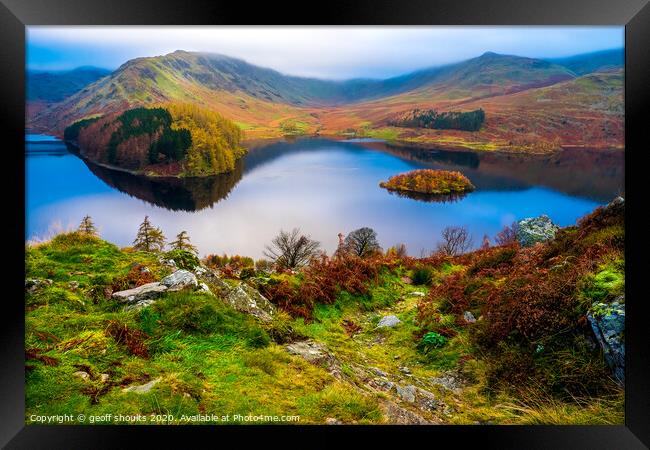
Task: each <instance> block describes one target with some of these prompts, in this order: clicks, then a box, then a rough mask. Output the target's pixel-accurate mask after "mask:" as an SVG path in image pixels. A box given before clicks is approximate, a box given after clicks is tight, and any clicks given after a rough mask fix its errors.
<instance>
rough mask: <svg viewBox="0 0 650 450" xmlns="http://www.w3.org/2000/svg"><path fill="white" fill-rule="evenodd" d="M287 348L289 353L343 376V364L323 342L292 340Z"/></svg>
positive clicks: (335, 374)
mask: <svg viewBox="0 0 650 450" xmlns="http://www.w3.org/2000/svg"><path fill="white" fill-rule="evenodd" d="M285 349H286V350H287V352H288V353H289V354H291V355H296V356H300V357H301V358H302V359H304V360H305V361H307V362H309V363H311V364H314V365H315V366H320V367H323V368H325V369H326V370H327V371H328V372H329V373H331V374H332V375H334V376H335V377H337V378H340V377H341V365H340V363H339V361H338V360H337V359H336V358H335V357H334V355H332V354H330V353H329V352H328V351H327V349H326V348H325V346H323V345H322V344H319V343H317V342H314V341H311V340H308V341H300V342H292V343H291V344H287V345H286V346H285Z"/></svg>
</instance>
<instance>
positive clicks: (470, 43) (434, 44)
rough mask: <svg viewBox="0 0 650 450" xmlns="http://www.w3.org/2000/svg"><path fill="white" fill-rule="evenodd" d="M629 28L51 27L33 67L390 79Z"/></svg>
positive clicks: (598, 38)
mask: <svg viewBox="0 0 650 450" xmlns="http://www.w3.org/2000/svg"><path fill="white" fill-rule="evenodd" d="M623 33H624V28H623V27H141V26H138V27H61V26H59V27H44V26H30V27H28V29H27V66H28V68H30V69H42V70H64V69H72V68H74V67H78V66H85V65H91V66H97V67H104V68H108V69H115V68H117V67H118V66H120V65H121V64H122V63H124V62H125V61H127V60H129V59H132V58H136V57H140V56H157V55H164V54H167V53H171V52H173V51H175V50H188V51H204V52H213V53H221V54H224V55H229V56H234V57H237V58H241V59H244V60H246V61H248V62H250V63H253V64H257V65H260V66H264V67H270V68H272V69H276V70H278V71H280V72H283V73H286V74H291V75H300V76H309V77H318V78H330V79H346V78H354V77H370V78H387V77H390V76H395V75H400V74H403V73H406V72H409V71H412V70H416V69H420V68H424V67H431V66H436V65H441V64H446V63H451V62H456V61H461V60H464V59H468V58H472V57H475V56H479V55H481V54H482V53H484V52H486V51H493V52H497V53H505V54H511V55H520V56H529V57H538V58H550V57H560V56H570V55H574V54H578V53H586V52H591V51H596V50H604V49H610V48H622V47H623V45H624V44H623V43H624V34H623Z"/></svg>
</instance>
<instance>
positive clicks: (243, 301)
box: [194, 267, 276, 322]
mask: <svg viewBox="0 0 650 450" xmlns="http://www.w3.org/2000/svg"><path fill="white" fill-rule="evenodd" d="M194 273H195V274H196V275H197V277H198V279H199V281H200V282H202V283H204V284H206V286H207V285H211V286H213V287H214V289H215V290H216V291H217V292H216V294H218V295H219V297H221V298H222V299H223V301H224V302H226V303H227V304H228V305H230V306H231V307H232V308H234V309H236V310H237V311H239V312H243V313H245V314H250V315H251V316H254V317H256V318H258V319H259V320H261V321H264V322H268V321H270V320H272V319H273V316H274V315H275V312H276V311H275V306H273V303H271V302H270V301H269V300H268V299H267V298H266V297H264V296H263V295H262V294H260V293H259V291H258V290H257V289H255V288H253V287H251V286H249V285H248V284H246V283H243V282H240V283H239V284H237V285H234V286H233V285H230V284H228V282H226V281H225V280H223V279H222V278H221V277H219V276H218V275H217V274H216V273H214V272H213V271H212V270H210V269H207V268H205V267H197V268H196V269H195V270H194Z"/></svg>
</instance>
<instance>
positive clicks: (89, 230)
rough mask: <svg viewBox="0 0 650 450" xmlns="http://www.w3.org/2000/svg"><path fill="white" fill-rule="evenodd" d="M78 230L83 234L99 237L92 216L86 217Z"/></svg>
mask: <svg viewBox="0 0 650 450" xmlns="http://www.w3.org/2000/svg"><path fill="white" fill-rule="evenodd" d="M77 230H78V231H79V232H80V233H83V234H87V235H90V236H97V228H96V227H95V224H94V223H93V220H92V219H91V218H90V216H84V218H83V219H82V220H81V223H80V224H79V228H78V229H77Z"/></svg>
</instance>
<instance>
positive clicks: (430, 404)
mask: <svg viewBox="0 0 650 450" xmlns="http://www.w3.org/2000/svg"><path fill="white" fill-rule="evenodd" d="M416 402H417V406H418V408H420V409H423V410H426V411H435V410H437V409H438V408H440V405H441V402H440V401H439V400H438V399H437V398H436V396H435V395H433V394H432V393H431V392H429V391H426V390H424V389H420V388H417V398H416Z"/></svg>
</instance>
